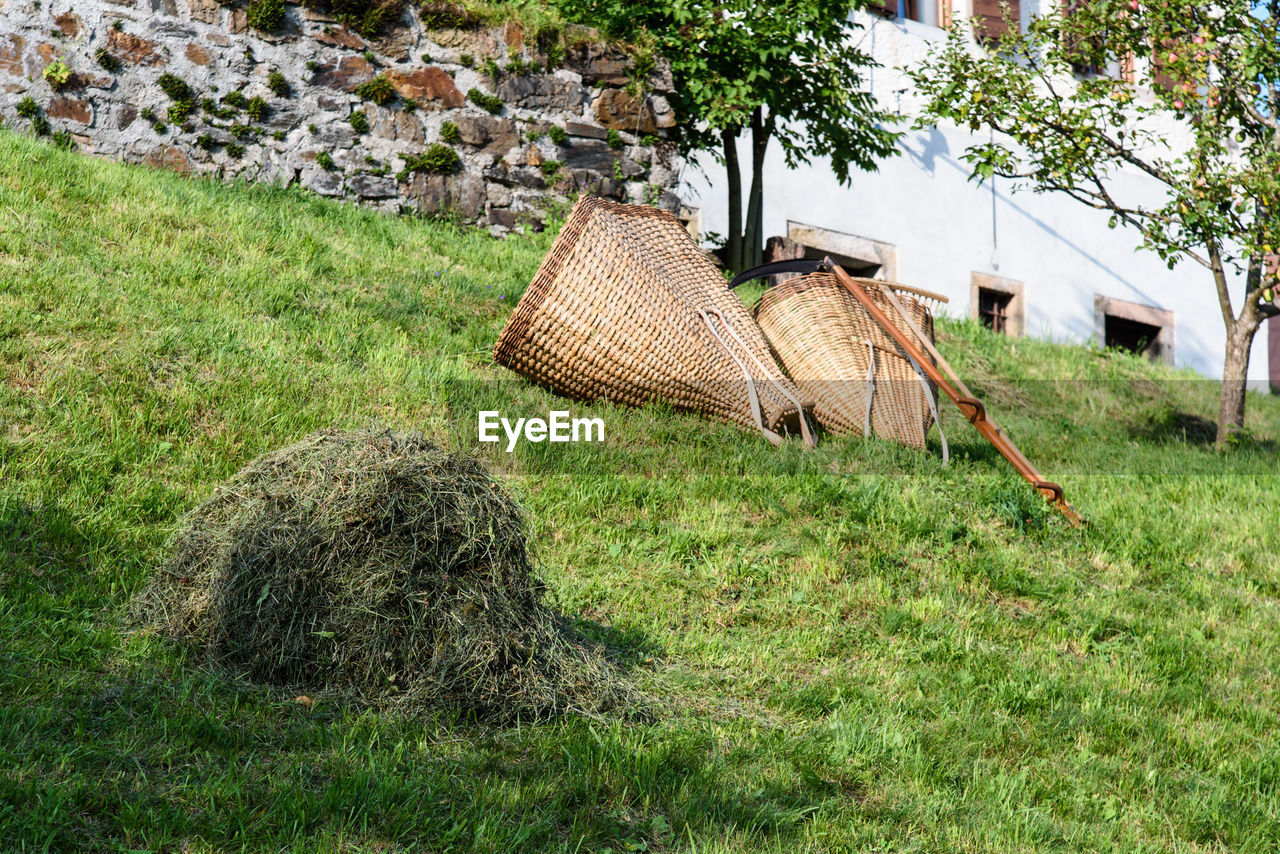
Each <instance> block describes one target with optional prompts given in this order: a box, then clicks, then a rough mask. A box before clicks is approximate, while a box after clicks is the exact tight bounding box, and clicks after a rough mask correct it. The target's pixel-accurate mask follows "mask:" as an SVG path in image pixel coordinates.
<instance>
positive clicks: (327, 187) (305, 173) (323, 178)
mask: <svg viewBox="0 0 1280 854" xmlns="http://www.w3.org/2000/svg"><path fill="white" fill-rule="evenodd" d="M300 182H301V184H302V186H304V187H306V188H307V189H308V190H310V191H312V192H313V193H319V194H320V195H322V196H339V195H342V177H341V176H340V175H338V173H336V172H330V171H328V170H327V169H321V168H320V167H319V166H312V167H309V168H307V169H303V170H302V177H301V179H300Z"/></svg>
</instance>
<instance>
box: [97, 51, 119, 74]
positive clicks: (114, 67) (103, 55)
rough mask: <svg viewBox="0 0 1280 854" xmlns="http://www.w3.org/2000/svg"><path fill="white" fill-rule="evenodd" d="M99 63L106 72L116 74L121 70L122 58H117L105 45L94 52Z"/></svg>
mask: <svg viewBox="0 0 1280 854" xmlns="http://www.w3.org/2000/svg"><path fill="white" fill-rule="evenodd" d="M93 57H94V59H96V60H97V61H98V65H99V66H100V67H101V68H102V69H103V70H104V71H106V72H108V73H110V74H115V73H116V72H118V71H119V70H120V60H118V59H116V58H115V56H113V55H112V54H111V52H110V51H108V50H107V49H106V48H105V47H100V48H98V49H97V50H96V51H94V54H93Z"/></svg>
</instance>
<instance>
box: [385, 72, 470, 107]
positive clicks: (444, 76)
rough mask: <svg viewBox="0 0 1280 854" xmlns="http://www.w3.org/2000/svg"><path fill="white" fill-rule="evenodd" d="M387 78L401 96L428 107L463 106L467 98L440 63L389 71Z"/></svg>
mask: <svg viewBox="0 0 1280 854" xmlns="http://www.w3.org/2000/svg"><path fill="white" fill-rule="evenodd" d="M387 79H388V80H390V81H391V85H392V86H394V87H396V91H397V92H399V93H400V97H402V98H414V99H416V100H417V101H418V102H419V103H420V104H421V105H422V106H423V107H425V108H428V109H434V108H438V107H461V106H462V104H463V101H464V100H465V99H464V98H463V97H462V93H461V92H459V91H458V87H457V85H456V84H455V83H454V82H453V78H452V77H450V76H449V72H447V71H445V70H444V69H443V68H441V67H439V66H438V65H432V66H429V67H427V68H415V69H413V70H412V71H388V72H387Z"/></svg>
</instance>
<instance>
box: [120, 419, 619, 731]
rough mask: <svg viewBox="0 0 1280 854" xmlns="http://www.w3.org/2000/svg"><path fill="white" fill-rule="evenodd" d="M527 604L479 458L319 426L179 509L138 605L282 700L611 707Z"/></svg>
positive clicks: (600, 674) (509, 524)
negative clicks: (188, 508)
mask: <svg viewBox="0 0 1280 854" xmlns="http://www.w3.org/2000/svg"><path fill="white" fill-rule="evenodd" d="M543 592H544V587H543V585H542V583H541V582H540V581H538V580H537V579H536V578H535V576H534V573H533V570H532V567H531V565H530V561H529V555H528V550H527V547H526V538H525V524H524V520H523V518H522V517H521V513H520V509H519V507H518V506H517V505H516V503H515V502H514V501H512V500H511V498H510V497H508V496H507V495H506V494H505V493H504V492H503V491H502V490H501V489H500V488H499V487H498V485H497V484H496V483H495V482H494V481H493V480H492V479H491V478H490V477H489V476H488V475H487V474H486V473H485V471H484V469H483V468H482V467H481V466H480V465H479V464H478V463H477V462H475V461H474V460H472V459H469V458H467V457H465V456H463V455H460V454H449V453H445V452H443V451H441V450H439V449H438V448H436V447H435V446H434V445H432V444H431V443H429V442H427V441H426V440H425V439H424V438H422V437H421V436H419V435H416V434H397V433H393V432H382V433H371V432H362V431H351V432H343V431H336V430H331V431H325V432H321V433H317V434H315V435H312V436H310V437H308V438H306V439H304V440H303V441H301V442H299V443H297V444H295V445H292V446H290V447H287V448H284V449H282V450H279V451H276V452H274V453H270V454H266V455H264V456H262V457H259V458H258V459H256V460H254V461H253V462H251V463H249V464H248V465H247V466H245V467H244V468H243V469H242V470H241V471H240V472H239V473H238V474H237V475H236V476H235V477H234V478H232V479H231V481H230V482H228V483H227V484H225V485H224V486H222V487H221V488H219V489H218V491H217V492H216V494H215V495H214V496H213V497H212V498H211V499H209V500H208V501H206V502H205V503H204V504H201V505H200V506H199V507H197V508H196V509H195V510H194V511H192V512H191V513H190V514H189V515H188V516H187V518H186V520H185V522H184V523H183V525H182V526H181V527H180V529H179V530H178V533H177V535H176V536H175V538H174V541H173V543H172V544H171V548H170V554H169V557H168V560H167V561H166V563H165V565H164V567H163V568H162V569H161V570H160V571H159V572H157V573H156V575H155V576H154V577H153V580H152V582H151V583H150V584H149V585H148V586H147V587H146V588H145V589H144V591H143V592H142V594H141V596H140V597H139V599H138V602H137V603H136V607H137V610H138V611H139V613H140V614H142V615H145V618H146V619H148V620H150V621H151V622H153V623H154V624H156V625H157V626H158V627H159V628H160V629H161V630H162V631H163V632H164V633H165V634H167V635H169V636H170V637H172V638H175V639H177V640H180V641H184V642H187V643H190V644H192V645H194V646H195V647H196V648H198V649H199V650H200V651H201V652H203V653H204V655H206V656H207V657H208V659H209V661H210V662H211V663H213V664H215V665H216V666H217V667H219V668H221V669H223V670H227V671H230V672H231V673H232V674H234V675H236V676H240V677H244V678H247V679H249V680H251V681H254V682H258V683H263V684H266V685H270V686H279V687H282V688H287V689H288V690H290V691H296V690H303V691H310V692H315V691H327V692H336V693H338V694H341V695H345V696H350V697H353V698H355V699H357V700H359V701H361V702H364V703H367V704H370V705H373V706H377V707H387V706H399V707H406V706H407V707H409V708H412V709H431V708H437V709H439V708H443V709H451V710H456V711H460V712H463V713H467V714H475V715H477V716H482V717H484V718H489V719H507V720H509V719H515V718H543V717H548V716H553V715H558V714H561V713H564V712H567V711H571V710H572V711H584V712H591V713H594V712H598V711H602V710H606V709H609V708H613V707H617V706H620V705H622V704H623V700H624V699H625V698H626V695H627V691H626V690H625V689H624V688H623V687H622V683H621V682H620V681H619V677H618V675H617V674H616V673H615V672H614V671H613V669H612V667H610V665H609V664H608V663H607V662H606V661H605V660H604V659H603V658H602V657H601V656H600V655H598V654H597V653H596V652H595V651H594V650H592V649H589V648H588V647H586V646H585V645H584V644H583V643H582V642H581V641H579V640H578V639H576V638H575V637H573V636H572V635H570V634H569V633H568V632H567V631H566V630H565V629H564V628H563V627H562V626H561V623H560V621H559V620H558V619H557V618H556V616H555V614H554V613H553V612H552V611H551V610H550V609H548V608H547V607H546V606H545V605H544V604H543V603H542V601H541V597H542V594H543Z"/></svg>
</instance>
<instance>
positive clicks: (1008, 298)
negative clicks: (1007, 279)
mask: <svg viewBox="0 0 1280 854" xmlns="http://www.w3.org/2000/svg"><path fill="white" fill-rule="evenodd" d="M1012 301H1013V294H1006V293H1002V292H1001V291H993V290H991V289H989V288H978V320H980V321H982V325H983V326H985V327H987V328H988V329H990V330H991V331H992V332H998V333H1000V334H1001V335H1003V334H1005V332H1006V331H1007V330H1008V327H1009V303H1011V302H1012Z"/></svg>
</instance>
